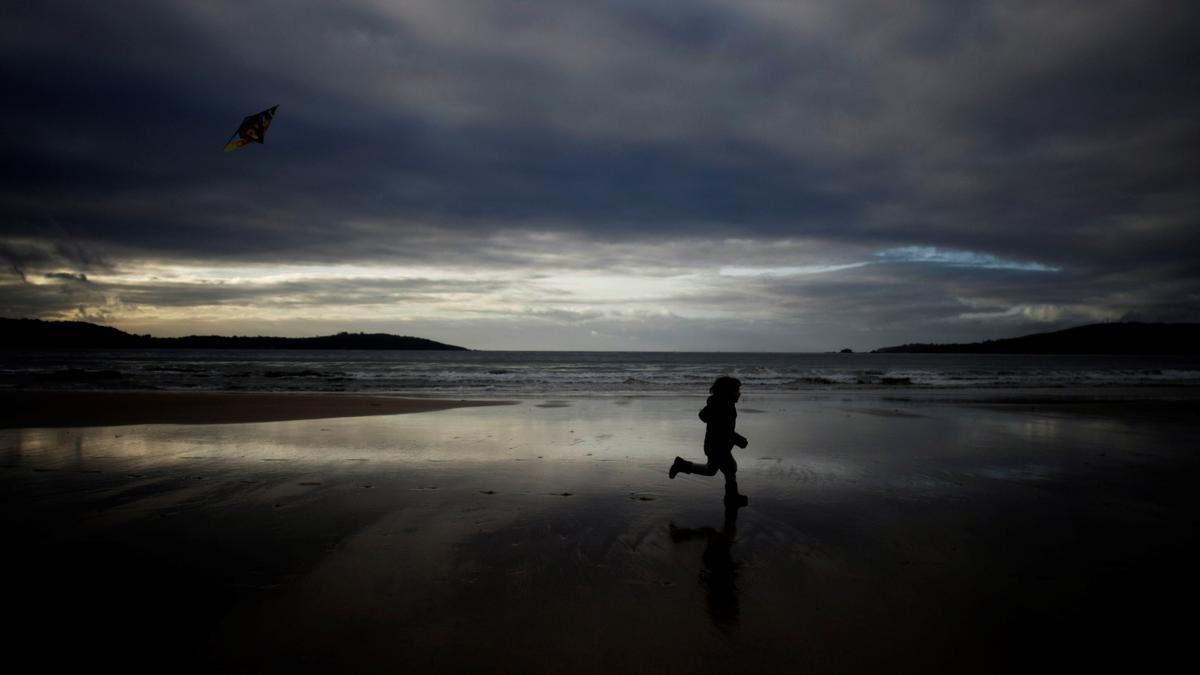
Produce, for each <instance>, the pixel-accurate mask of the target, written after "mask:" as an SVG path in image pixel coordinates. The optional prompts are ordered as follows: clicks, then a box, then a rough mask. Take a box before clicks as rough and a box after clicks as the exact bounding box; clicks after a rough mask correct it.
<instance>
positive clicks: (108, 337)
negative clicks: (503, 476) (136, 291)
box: [0, 319, 467, 351]
mask: <svg viewBox="0 0 1200 675" xmlns="http://www.w3.org/2000/svg"><path fill="white" fill-rule="evenodd" d="M29 349H439V350H458V351H467V349H466V348H465V347H456V346H454V345H447V344H442V343H441V342H434V341H433V340H426V339H425V338H418V337H407V336H400V335H388V334H386V333H338V334H337V335H325V336H321V337H308V338H285V337H261V336H260V337H224V336H220V335H189V336H187V337H179V338H156V337H151V336H149V335H133V334H130V333H126V332H124V331H120V330H117V329H116V328H110V327H108V326H97V325H96V324H93V323H87V322H85V321H42V320H40V319H0V350H29Z"/></svg>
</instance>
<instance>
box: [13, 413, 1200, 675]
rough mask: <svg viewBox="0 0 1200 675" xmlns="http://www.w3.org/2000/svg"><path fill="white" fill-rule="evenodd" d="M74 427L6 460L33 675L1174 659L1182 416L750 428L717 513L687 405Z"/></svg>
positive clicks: (84, 418) (1186, 564)
mask: <svg viewBox="0 0 1200 675" xmlns="http://www.w3.org/2000/svg"><path fill="white" fill-rule="evenodd" d="M27 394H28V392H22V393H21V394H19V395H18V396H25V395H27ZM87 395H92V396H106V394H103V393H100V394H97V393H94V392H53V393H43V394H39V396H44V397H46V398H45V399H41V400H39V401H38V402H37V404H36V406H35V407H36V408H37V409H39V410H43V411H45V410H59V411H72V410H73V411H76V412H74V413H68V412H59V413H56V414H57V417H55V418H54V419H43V418H31V417H25V418H18V417H13V422H12V424H9V425H8V426H9V428H5V429H0V466H3V468H2V469H0V485H2V486H3V490H2V491H0V494H2V495H3V497H2V499H3V502H4V508H3V509H2V511H0V513H3V516H2V518H3V524H4V532H5V533H6V546H5V549H6V553H5V554H4V557H3V565H4V578H5V579H6V580H8V582H9V586H10V588H11V589H12V590H11V592H10V593H9V594H8V597H7V599H6V606H7V608H8V612H9V615H10V617H14V616H15V617H17V618H18V621H17V622H16V623H15V629H10V631H9V636H8V637H9V644H10V645H11V646H10V649H11V650H14V651H19V652H22V653H26V654H31V655H35V656H36V658H37V659H38V661H39V662H40V663H41V664H42V667H44V668H48V669H57V668H59V667H69V666H79V665H87V666H90V667H108V666H112V667H119V668H121V669H122V670H125V671H129V670H132V671H137V672H143V671H150V670H155V671H162V670H170V671H188V672H190V671H197V672H198V671H204V672H227V673H234V672H245V673H274V672H278V673H297V672H364V671H378V670H383V669H389V670H400V669H403V670H405V671H408V672H484V671H486V672H522V673H530V672H533V673H537V672H556V673H561V672H584V673H591V672H596V673H599V672H605V673H612V672H700V673H704V672H728V671H730V670H733V669H747V670H750V671H758V672H783V671H787V672H804V671H809V672H823V673H839V672H847V673H850V672H1013V671H1016V670H1030V669H1032V670H1049V669H1052V668H1061V669H1071V670H1074V669H1078V668H1085V667H1086V668H1091V667H1103V668H1105V669H1115V668H1118V667H1129V668H1136V669H1137V670H1139V671H1160V670H1165V668H1166V666H1167V664H1168V663H1170V662H1171V661H1172V660H1173V659H1174V658H1175V657H1177V656H1179V655H1181V654H1182V653H1183V650H1184V649H1185V648H1186V647H1187V645H1188V644H1189V639H1190V635H1191V633H1192V630H1191V629H1192V628H1193V627H1194V622H1193V621H1192V620H1191V619H1187V618H1184V619H1178V618H1176V614H1177V612H1178V611H1181V610H1183V611H1185V610H1186V609H1188V608H1190V607H1191V606H1192V605H1193V603H1194V601H1195V600H1196V599H1197V588H1196V582H1195V580H1194V577H1193V574H1192V570H1193V569H1194V567H1195V563H1196V559H1195V556H1194V554H1192V553H1191V548H1194V546H1195V544H1196V533H1197V531H1198V529H1197V525H1198V524H1200V523H1198V520H1200V517H1198V510H1197V508H1196V507H1195V506H1194V505H1193V503H1192V502H1193V500H1192V499H1191V497H1190V495H1191V494H1192V491H1193V490H1194V487H1193V485H1192V483H1193V480H1194V478H1195V476H1196V468H1197V462H1196V458H1195V456H1194V453H1193V451H1192V449H1191V447H1190V445H1191V444H1192V443H1193V442H1194V441H1193V439H1194V438H1195V436H1196V432H1197V430H1198V428H1200V424H1198V423H1197V421H1196V417H1195V415H1194V411H1195V410H1196V407H1195V401H1194V397H1193V396H1192V395H1191V394H1189V393H1188V392H1187V391H1183V392H1175V393H1174V400H1172V401H1170V402H1169V403H1167V402H1164V403H1162V404H1156V403H1154V402H1150V403H1147V402H1145V401H1144V400H1143V402H1141V403H1136V404H1135V403H1130V402H1128V401H1125V400H1123V399H1122V397H1121V396H1117V395H1115V394H1113V393H1112V392H1107V394H1106V395H1105V396H1100V397H1091V398H1086V397H1085V399H1084V400H1082V401H1080V400H1076V399H1070V400H1069V402H1068V400H1067V398H1066V397H1064V396H1063V395H1062V392H1047V393H1046V395H1045V396H1044V397H1038V396H1033V395H1025V396H1022V397H1010V398H1009V399H1007V400H1001V401H996V400H964V397H962V396H956V397H955V399H954V400H944V399H938V398H936V397H930V398H921V397H911V398H898V397H895V396H891V397H889V396H882V395H869V396H868V395H851V394H846V393H839V394H836V395H831V396H764V397H756V396H754V395H753V394H750V395H747V396H745V397H744V398H743V400H742V402H741V404H740V405H739V410H740V417H739V420H738V429H739V431H740V432H741V433H743V434H744V435H745V436H747V437H748V438H749V439H750V445H749V447H748V448H746V449H745V450H738V451H736V452H735V457H736V459H737V461H738V463H739V467H740V469H739V481H740V484H741V488H742V491H743V492H745V493H747V494H749V495H750V504H749V506H747V507H745V508H742V509H739V510H732V511H727V510H726V509H725V508H724V507H723V506H722V504H721V499H720V497H721V485H720V482H719V481H720V479H719V477H718V478H705V477H702V476H687V475H681V476H679V477H677V478H676V479H674V480H670V479H669V478H668V477H667V474H666V469H667V467H668V466H669V465H670V463H671V460H672V459H673V458H674V456H675V455H682V456H683V457H685V458H690V459H702V455H701V441H702V438H703V433H704V426H703V424H701V423H700V422H699V421H698V420H697V418H696V411H697V410H698V409H699V407H700V406H701V405H702V404H703V398H702V397H695V396H692V397H685V396H607V397H603V396H602V397H560V398H538V397H523V398H518V399H515V400H512V401H505V402H504V403H507V405H483V406H470V407H459V406H461V405H463V404H469V403H470V401H442V402H439V401H433V400H426V401H418V402H417V403H414V402H412V401H403V400H400V399H392V401H391V402H390V403H389V402H388V398H387V397H370V396H357V397H341V402H340V403H338V402H337V401H335V400H331V399H338V398H339V397H337V396H329V395H326V396H324V397H312V398H311V399H308V398H306V397H305V396H303V395H292V396H289V395H286V394H275V395H271V396H267V397H265V398H264V397H262V396H259V395H246V394H241V395H238V394H163V393H153V392H141V393H138V394H137V396H140V397H144V399H142V400H141V401H139V404H140V405H141V407H142V408H143V409H150V410H159V411H173V412H171V413H170V414H167V413H162V414H159V415H157V416H152V417H150V418H147V417H145V416H142V417H137V416H136V415H134V416H132V417H130V416H126V417H122V414H127V413H122V412H121V411H122V410H130V409H135V408H136V406H133V405H132V404H131V402H130V400H128V399H124V400H122V399H120V398H119V397H112V398H110V399H109V404H111V405H112V406H113V407H111V408H108V409H107V411H106V412H104V413H103V416H104V417H103V418H99V419H98V418H95V417H88V415H92V414H93V413H90V412H86V410H85V411H84V412H79V411H80V410H84V409H85V408H89V406H82V405H81V404H80V399H78V398H72V397H79V396H87ZM123 395H124V396H132V395H133V394H132V393H125V394H123ZM110 396H111V395H110ZM171 396H175V397H187V396H192V397H195V396H202V397H203V396H207V397H210V399H211V400H201V399H196V398H192V399H186V398H184V399H178V398H177V399H175V400H168V399H169V398H170V397H171ZM164 397H167V398H164ZM280 397H282V400H281V399H280ZM965 398H966V399H970V397H965ZM1142 398H1143V399H1144V396H1143V397H1142ZM10 402H11V399H10ZM483 402H485V403H500V401H486V400H485V401H483ZM373 404H376V405H373ZM289 406H291V407H290V408H289ZM338 406H341V407H338ZM387 406H392V407H387ZM422 406H424V407H422ZM255 410H257V412H254V411H255ZM222 411H224V412H222ZM322 411H324V412H322ZM334 413H336V414H334ZM372 413H374V414H372ZM398 413H410V414H398ZM72 415H74V416H72ZM317 415H329V416H327V417H316V416H317ZM345 415H360V416H345ZM304 418H308V419H304ZM113 421H124V422H126V423H124V424H120V425H113V424H112V423H111V422H113ZM1183 616H1184V617H1186V616H1187V614H1186V613H1185V614H1183Z"/></svg>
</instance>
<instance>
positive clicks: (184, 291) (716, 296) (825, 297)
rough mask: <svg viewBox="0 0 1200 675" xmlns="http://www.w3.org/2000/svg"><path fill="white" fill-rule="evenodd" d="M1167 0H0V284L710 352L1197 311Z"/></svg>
mask: <svg viewBox="0 0 1200 675" xmlns="http://www.w3.org/2000/svg"><path fill="white" fill-rule="evenodd" d="M1198 7H1200V4H1198V3H1196V2H1194V1H1180V2H1172V1H1155V0H1132V1H1108V0H1092V1H1089V2H1081V1H1072V2H1054V1H1049V0H1039V1H1029V2H1025V1H1019V0H1006V1H997V2H965V1H963V0H944V1H923V2H922V1H910V2H894V1H885V0H878V1H853V0H840V1H833V0H830V1H828V2H824V1H823V2H805V1H803V0H720V1H714V0H679V1H674V2H665V1H659V0H608V1H604V0H589V1H586V2H585V1H581V0H548V1H546V2H540V1H516V0H502V1H488V0H394V1H387V2H385V1H381V0H376V1H370V0H339V1H337V2H332V1H331V2H313V1H308V0H279V1H269V2H255V1H252V0H241V1H239V2H220V1H215V0H213V1H208V2H200V1H196V2H182V1H177V2H170V1H166V0H163V1H150V0H146V1H143V2H118V1H112V0H106V1H105V2H54V1H48V0H39V2H36V3H6V4H5V6H4V8H3V9H0V84H2V91H3V92H4V99H5V103H4V104H3V110H4V113H3V114H4V124H3V127H2V129H0V148H2V153H0V156H2V162H3V163H2V165H0V178H2V180H0V315H3V316H8V317H38V318H47V319H84V320H89V321H94V322H98V323H105V324H108V325H112V326H116V327H118V328H121V329H124V330H128V331H132V332H137V333H152V334H155V335H181V334H189V333H220V334H273V335H317V334H327V333H331V332H337V331H342V330H348V331H360V330H361V331H369V332H374V331H386V332H393V333H399V334H408V335H418V336H421V337H428V338H432V339H435V340H441V341H444V342H450V343H453V344H459V345H464V346H468V347H472V348H497V349H638V350H659V349H663V350H744V351H823V350H830V349H840V348H842V347H851V348H854V349H856V350H864V349H872V348H876V347H881V346H885V345H890V344H897V343H902V342H913V341H923V342H933V341H936V342H950V341H968V340H977V339H984V338H995V337H1008V336H1013V335H1021V334H1026V333H1031V332H1040V331H1044V330H1054V329H1058V328H1063V327H1068V326H1072V325H1078V324H1083V323H1091V322H1097V321H1114V320H1122V319H1125V320H1130V319H1141V320H1165V321H1200V255H1198V254H1200V170H1198V163H1197V159H1196V157H1197V156H1198V152H1197V148H1200V74H1198V73H1200V68H1197V64H1200V40H1197V38H1196V35H1197V33H1198V30H1197V29H1198V28H1200V22H1198V19H1200V10H1198V9H1197V8H1198ZM277 104H278V105H279V110H278V113H277V115H276V117H275V120H274V123H273V124H272V126H271V128H270V131H269V132H268V134H267V138H266V144H264V145H251V146H249V147H246V148H243V149H241V150H238V151H236V152H233V153H230V154H225V153H223V152H222V147H223V145H224V143H225V141H226V139H227V138H228V137H229V135H230V134H231V133H233V132H234V131H235V130H236V128H237V126H238V123H239V122H240V121H241V119H242V118H243V117H244V116H246V115H249V114H251V113H255V112H258V111H260V110H262V109H264V108H268V107H270V106H273V105H277Z"/></svg>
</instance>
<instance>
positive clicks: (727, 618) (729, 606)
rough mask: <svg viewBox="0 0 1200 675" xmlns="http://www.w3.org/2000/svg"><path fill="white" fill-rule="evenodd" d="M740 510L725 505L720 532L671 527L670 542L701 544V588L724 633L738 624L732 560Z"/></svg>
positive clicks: (716, 624) (715, 619) (718, 530)
mask: <svg viewBox="0 0 1200 675" xmlns="http://www.w3.org/2000/svg"><path fill="white" fill-rule="evenodd" d="M741 509H742V507H741V506H726V507H725V519H724V522H723V523H722V525H721V528H720V529H717V528H714V527H699V528H684V527H676V526H675V523H671V524H670V529H671V541H673V542H675V543H677V544H680V543H685V542H690V541H693V540H697V539H699V540H701V541H703V542H704V551H703V553H701V554H700V561H701V563H702V564H703V569H702V570H701V572H700V585H701V586H703V587H704V591H705V599H706V600H707V602H708V613H709V615H710V616H711V617H712V620H713V625H715V626H716V627H717V628H718V629H719V630H721V631H722V632H724V633H728V632H729V631H731V630H733V629H734V628H735V627H736V626H737V622H738V613H739V608H738V588H737V575H738V568H739V567H741V563H740V562H738V561H737V560H736V559H735V558H734V555H733V545H734V542H735V541H736V540H737V519H738V511H740V510H741Z"/></svg>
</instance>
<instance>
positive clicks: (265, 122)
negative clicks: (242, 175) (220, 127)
mask: <svg viewBox="0 0 1200 675" xmlns="http://www.w3.org/2000/svg"><path fill="white" fill-rule="evenodd" d="M278 107H279V106H277V105H276V106H271V107H270V108H267V109H266V110H264V111H262V112H260V113H258V114H257V115H250V116H248V117H246V118H245V119H243V120H242V124H241V126H239V127H238V130H237V131H235V132H233V135H232V136H230V137H229V141H228V142H226V143H225V152H233V151H234V150H237V149H238V148H240V147H242V146H243V145H246V144H248V143H262V142H263V138H264V137H265V136H266V135H267V127H269V126H271V120H272V119H273V118H274V117H275V109H276V108H278Z"/></svg>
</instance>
